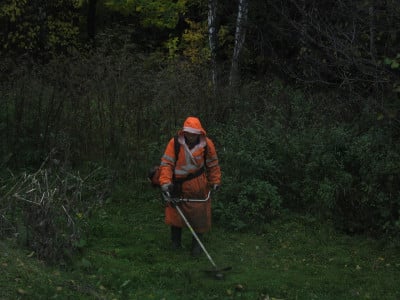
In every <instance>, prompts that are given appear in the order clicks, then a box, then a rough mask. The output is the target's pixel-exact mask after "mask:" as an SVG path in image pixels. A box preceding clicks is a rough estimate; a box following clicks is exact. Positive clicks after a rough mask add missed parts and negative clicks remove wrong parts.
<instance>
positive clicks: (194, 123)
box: [181, 117, 207, 136]
mask: <svg viewBox="0 0 400 300" xmlns="http://www.w3.org/2000/svg"><path fill="white" fill-rule="evenodd" d="M181 132H190V133H195V134H201V135H203V136H205V135H206V134H207V133H206V131H205V130H204V129H203V127H202V126H201V123H200V120H199V119H198V118H196V117H188V118H187V119H186V120H185V122H184V123H183V128H182V130H181Z"/></svg>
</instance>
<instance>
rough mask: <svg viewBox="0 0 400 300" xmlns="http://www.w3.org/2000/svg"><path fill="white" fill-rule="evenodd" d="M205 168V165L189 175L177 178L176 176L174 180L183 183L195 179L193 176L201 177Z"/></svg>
mask: <svg viewBox="0 0 400 300" xmlns="http://www.w3.org/2000/svg"><path fill="white" fill-rule="evenodd" d="M204 170H205V168H204V167H203V168H201V169H198V170H197V171H196V172H194V173H190V174H189V175H188V176H186V177H184V178H176V177H175V176H174V179H173V182H175V183H182V182H185V181H188V180H191V179H193V178H196V177H199V176H200V175H201V174H203V173H204Z"/></svg>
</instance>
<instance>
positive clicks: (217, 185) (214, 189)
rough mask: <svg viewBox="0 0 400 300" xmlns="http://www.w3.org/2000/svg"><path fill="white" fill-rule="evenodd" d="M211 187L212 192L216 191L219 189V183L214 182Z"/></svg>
mask: <svg viewBox="0 0 400 300" xmlns="http://www.w3.org/2000/svg"><path fill="white" fill-rule="evenodd" d="M212 189H213V191H214V192H216V191H218V190H219V184H214V185H213V186H212Z"/></svg>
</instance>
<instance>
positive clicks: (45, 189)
mask: <svg viewBox="0 0 400 300" xmlns="http://www.w3.org/2000/svg"><path fill="white" fill-rule="evenodd" d="M104 175H105V173H104V172H103V169H102V168H99V167H98V168H96V169H94V170H92V171H91V172H90V173H88V175H86V176H85V177H81V176H80V174H79V172H68V171H67V170H66V169H64V168H62V167H57V166H55V165H51V166H50V165H49V166H47V167H46V168H45V167H44V166H42V167H41V168H40V169H39V170H37V171H36V172H34V173H23V174H21V175H19V176H13V177H12V179H9V180H7V182H6V186H4V185H3V187H2V190H1V192H2V195H1V201H0V211H2V214H1V223H3V224H6V225H7V226H4V227H3V226H1V227H0V228H1V230H0V237H5V236H10V235H14V236H16V237H18V240H19V241H20V242H21V243H22V244H24V245H26V246H27V247H28V248H29V249H31V250H32V251H34V253H35V255H36V256H37V257H38V258H40V259H43V260H45V261H47V262H49V263H55V262H62V261H65V260H67V259H70V258H71V257H72V255H73V254H74V253H75V252H76V251H78V250H79V249H80V248H82V247H83V246H84V245H85V244H86V239H87V234H88V227H87V225H88V223H87V220H88V217H89V215H90V213H91V212H92V211H93V210H94V209H96V208H97V207H99V206H100V205H101V204H102V202H103V200H104V198H105V197H106V196H107V193H108V188H109V184H110V178H109V177H108V176H104ZM3 181H5V180H4V179H3ZM6 187H8V189H7V188H6Z"/></svg>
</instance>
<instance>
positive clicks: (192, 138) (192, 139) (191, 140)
mask: <svg viewBox="0 0 400 300" xmlns="http://www.w3.org/2000/svg"><path fill="white" fill-rule="evenodd" d="M183 134H184V136H185V138H186V141H187V143H188V144H192V145H193V144H195V143H196V142H197V140H198V138H199V134H195V133H190V132H184V133H183Z"/></svg>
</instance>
